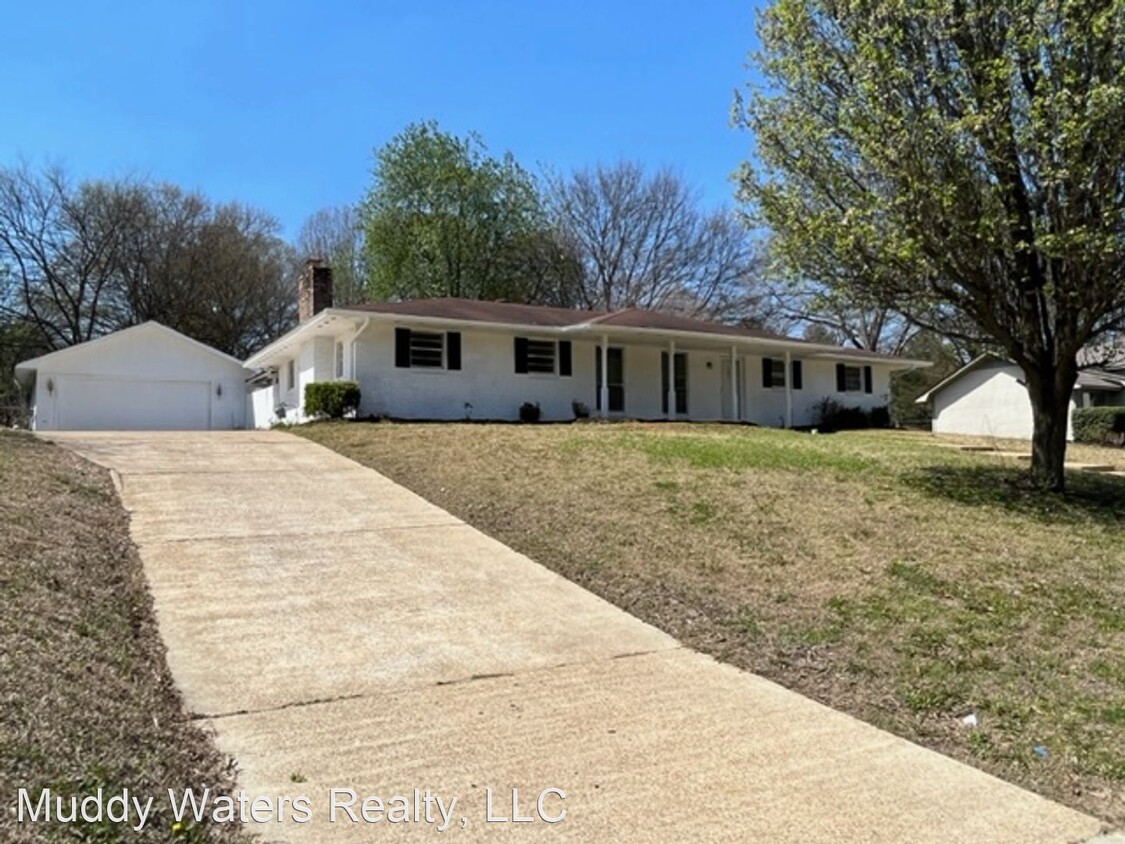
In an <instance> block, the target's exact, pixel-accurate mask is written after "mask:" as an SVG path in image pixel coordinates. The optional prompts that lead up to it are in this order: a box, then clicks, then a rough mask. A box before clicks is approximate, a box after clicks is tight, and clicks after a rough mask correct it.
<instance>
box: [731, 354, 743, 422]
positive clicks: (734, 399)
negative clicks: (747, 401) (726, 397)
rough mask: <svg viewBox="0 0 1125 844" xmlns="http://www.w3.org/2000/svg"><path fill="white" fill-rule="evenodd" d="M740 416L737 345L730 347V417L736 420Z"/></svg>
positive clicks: (739, 418) (733, 420)
mask: <svg viewBox="0 0 1125 844" xmlns="http://www.w3.org/2000/svg"><path fill="white" fill-rule="evenodd" d="M741 418H742V405H741V404H740V403H739V401H738V347H737V346H731V347H730V419H731V421H732V422H738V421H739V420H741Z"/></svg>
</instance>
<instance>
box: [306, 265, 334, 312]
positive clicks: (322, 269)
mask: <svg viewBox="0 0 1125 844" xmlns="http://www.w3.org/2000/svg"><path fill="white" fill-rule="evenodd" d="M331 307H332V268H331V267H327V266H324V259H323V258H309V259H308V260H307V261H305V269H304V271H303V272H302V273H301V276H300V278H299V279H297V321H298V322H305V321H307V320H310V319H312V318H313V317H314V316H316V315H317V314H319V313H320V312H321V311H323V310H324V309H325V308H331Z"/></svg>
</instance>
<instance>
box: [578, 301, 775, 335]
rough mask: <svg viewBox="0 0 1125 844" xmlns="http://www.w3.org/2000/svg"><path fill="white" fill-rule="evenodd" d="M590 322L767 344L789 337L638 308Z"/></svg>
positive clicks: (597, 318) (603, 316)
mask: <svg viewBox="0 0 1125 844" xmlns="http://www.w3.org/2000/svg"><path fill="white" fill-rule="evenodd" d="M590 322H592V323H595V324H597V325H614V326H618V327H621V328H656V329H661V330H664V331H697V332H700V333H702V334H725V335H728V336H731V337H759V338H763V339H767V340H788V341H791V340H792V339H793V338H791V337H782V336H781V335H780V334H774V333H773V332H771V331H763V330H761V329H758V328H745V327H743V326H740V325H727V324H725V323H721V322H710V321H708V320H703V319H692V318H691V317H685V316H679V315H678V314H669V313H664V312H662V311H644V310H640V309H639V308H628V309H627V310H624V311H614V312H613V313H610V314H604V315H602V316H596V317H594V318H593V319H591V320H590Z"/></svg>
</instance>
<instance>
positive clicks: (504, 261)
mask: <svg viewBox="0 0 1125 844" xmlns="http://www.w3.org/2000/svg"><path fill="white" fill-rule="evenodd" d="M372 176H373V180H372V184H371V187H370V190H369V191H368V194H367V197H366V199H365V201H364V202H363V203H362V205H361V208H360V216H361V226H362V229H363V234H364V248H363V257H364V262H365V265H366V268H367V273H368V291H367V292H368V294H369V295H370V297H371V298H375V299H391V298H402V299H412V298H424V297H431V296H459V297H465V298H469V299H508V300H511V301H528V300H533V299H534V298H535V290H534V289H532V288H531V287H529V283H528V273H526V272H525V270H526V262H527V261H530V260H535V259H536V256H539V255H540V254H541V253H542V250H541V248H540V247H539V246H538V245H537V238H538V237H541V236H542V235H543V233H544V232H546V231H548V227H547V225H546V223H545V218H544V215H543V212H542V207H541V202H540V198H539V191H538V187H537V185H536V183H535V180H534V179H533V178H532V176H531V175H530V174H529V173H528V172H527V171H526V170H524V169H523V168H522V167H520V165H519V164H518V163H516V161H515V159H514V158H513V157H512V156H511V154H510V153H508V154H505V155H504V156H503V157H501V158H494V157H493V156H491V155H489V154H488V151H487V150H486V149H485V146H484V144H483V142H482V141H481V139H480V137H479V136H477V135H475V134H471V135H468V136H467V137H463V138H462V137H457V136H455V135H452V134H450V133H448V132H443V131H442V130H441V129H439V128H438V126H437V124H436V123H433V122H427V123H416V124H412V125H410V126H408V127H407V128H406V129H404V130H403V131H402V132H401V133H400V134H398V135H397V136H396V137H394V138H393V139H391V141H389V142H388V143H387V144H386V146H384V147H382V148H381V149H379V150H377V151H376V153H375V168H374V171H373V174H372Z"/></svg>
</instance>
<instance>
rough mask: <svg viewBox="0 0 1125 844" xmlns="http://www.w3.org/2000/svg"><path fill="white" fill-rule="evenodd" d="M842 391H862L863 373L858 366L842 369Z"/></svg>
mask: <svg viewBox="0 0 1125 844" xmlns="http://www.w3.org/2000/svg"><path fill="white" fill-rule="evenodd" d="M844 389H845V390H847V391H848V392H849V393H858V392H860V391H861V390H862V389H863V372H862V371H861V370H860V368H859V367H858V366H845V367H844Z"/></svg>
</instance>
